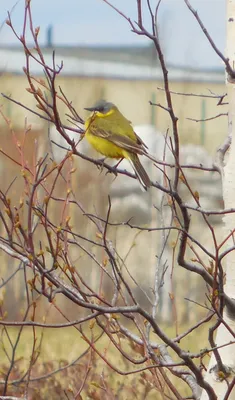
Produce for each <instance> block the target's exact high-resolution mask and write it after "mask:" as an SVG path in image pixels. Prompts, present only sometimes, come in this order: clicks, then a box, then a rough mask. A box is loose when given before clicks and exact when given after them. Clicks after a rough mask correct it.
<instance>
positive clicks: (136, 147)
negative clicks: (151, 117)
mask: <svg viewBox="0 0 235 400" xmlns="http://www.w3.org/2000/svg"><path fill="white" fill-rule="evenodd" d="M89 130H90V132H91V133H92V134H93V135H94V136H97V137H100V138H102V139H106V140H108V141H109V142H111V143H113V144H115V145H116V146H118V147H121V149H123V150H126V151H130V152H131V153H136V154H140V155H142V154H146V151H145V149H144V146H145V145H144V143H143V142H142V140H141V139H140V138H139V137H138V136H137V135H136V136H137V140H138V142H137V143H135V142H134V141H133V140H132V139H130V138H129V137H128V136H124V135H120V134H118V133H113V132H111V131H109V130H104V129H102V128H96V127H94V126H92V127H91V126H90V128H89ZM145 147H146V146H145Z"/></svg>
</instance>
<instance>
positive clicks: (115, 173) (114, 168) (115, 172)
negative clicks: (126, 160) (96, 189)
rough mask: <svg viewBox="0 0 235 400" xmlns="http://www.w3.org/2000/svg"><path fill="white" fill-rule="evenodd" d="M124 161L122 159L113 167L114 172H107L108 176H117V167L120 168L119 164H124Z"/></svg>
mask: <svg viewBox="0 0 235 400" xmlns="http://www.w3.org/2000/svg"><path fill="white" fill-rule="evenodd" d="M122 160H123V158H121V159H120V160H119V161H118V162H117V164H115V165H114V166H113V167H112V170H109V171H107V172H106V174H110V173H113V174H114V175H116V176H117V171H116V169H117V167H118V166H119V164H120V163H121V162H122Z"/></svg>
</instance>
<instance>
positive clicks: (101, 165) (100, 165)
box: [96, 157, 107, 172]
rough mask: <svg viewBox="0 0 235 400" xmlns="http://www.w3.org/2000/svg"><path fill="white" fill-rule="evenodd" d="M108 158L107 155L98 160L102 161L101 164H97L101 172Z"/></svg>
mask: <svg viewBox="0 0 235 400" xmlns="http://www.w3.org/2000/svg"><path fill="white" fill-rule="evenodd" d="M106 158H107V157H103V158H99V159H98V160H97V161H98V162H99V163H100V164H96V165H97V168H98V169H100V172H103V169H104V162H105V160H106Z"/></svg>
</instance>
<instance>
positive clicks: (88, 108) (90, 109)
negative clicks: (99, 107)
mask: <svg viewBox="0 0 235 400" xmlns="http://www.w3.org/2000/svg"><path fill="white" fill-rule="evenodd" d="M84 110H87V111H95V108H94V107H85V108H84Z"/></svg>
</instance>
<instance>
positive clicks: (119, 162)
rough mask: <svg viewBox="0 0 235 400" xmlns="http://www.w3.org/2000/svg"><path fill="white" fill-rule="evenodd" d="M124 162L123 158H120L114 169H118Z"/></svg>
mask: <svg viewBox="0 0 235 400" xmlns="http://www.w3.org/2000/svg"><path fill="white" fill-rule="evenodd" d="M122 160H123V158H120V160H119V161H118V162H117V164H115V165H114V166H113V169H117V167H118V166H119V164H121V162H122Z"/></svg>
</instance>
